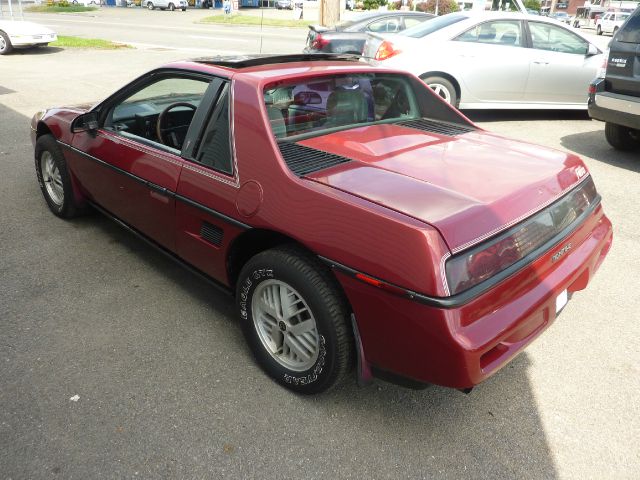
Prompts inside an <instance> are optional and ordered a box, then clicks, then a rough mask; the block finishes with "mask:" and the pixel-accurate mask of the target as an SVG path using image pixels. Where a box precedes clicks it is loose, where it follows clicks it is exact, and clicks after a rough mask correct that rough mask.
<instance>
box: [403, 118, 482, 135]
mask: <svg viewBox="0 0 640 480" xmlns="http://www.w3.org/2000/svg"><path fill="white" fill-rule="evenodd" d="M398 125H402V126H404V127H409V128H415V129H417V130H424V131H425V132H433V133H438V134H440V135H452V136H453V135H461V134H463V133H469V132H473V131H474V130H475V128H474V127H469V126H467V125H457V124H455V123H445V122H439V121H437V120H429V119H427V118H417V119H415V120H405V121H404V122H398Z"/></svg>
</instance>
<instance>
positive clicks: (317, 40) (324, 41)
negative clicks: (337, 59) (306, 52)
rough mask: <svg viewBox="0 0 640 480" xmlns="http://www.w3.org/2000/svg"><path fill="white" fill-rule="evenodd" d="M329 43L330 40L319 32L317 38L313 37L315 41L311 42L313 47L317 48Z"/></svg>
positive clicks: (319, 48)
mask: <svg viewBox="0 0 640 480" xmlns="http://www.w3.org/2000/svg"><path fill="white" fill-rule="evenodd" d="M328 44H329V40H327V39H326V38H324V37H323V36H322V35H320V34H318V35H316V38H314V39H313V42H311V48H313V49H315V50H322V49H323V48H324V47H326V46H327V45H328Z"/></svg>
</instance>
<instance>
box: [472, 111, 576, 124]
mask: <svg viewBox="0 0 640 480" xmlns="http://www.w3.org/2000/svg"><path fill="white" fill-rule="evenodd" d="M462 113H463V114H464V115H466V116H467V117H468V118H469V119H470V120H471V121H473V122H511V121H531V120H589V114H588V113H587V112H586V110H463V111H462Z"/></svg>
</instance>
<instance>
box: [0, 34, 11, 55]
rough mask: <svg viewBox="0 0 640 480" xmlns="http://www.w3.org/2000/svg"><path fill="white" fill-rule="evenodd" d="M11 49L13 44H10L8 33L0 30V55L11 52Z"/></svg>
mask: <svg viewBox="0 0 640 480" xmlns="http://www.w3.org/2000/svg"><path fill="white" fill-rule="evenodd" d="M12 50H13V45H12V44H11V40H10V39H9V35H7V34H6V33H4V32H3V31H2V30H0V55H6V54H7V53H11V51H12Z"/></svg>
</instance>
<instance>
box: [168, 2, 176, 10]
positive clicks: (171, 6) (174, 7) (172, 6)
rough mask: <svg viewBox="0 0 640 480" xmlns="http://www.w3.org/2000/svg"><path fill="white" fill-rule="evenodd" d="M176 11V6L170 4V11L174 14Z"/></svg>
mask: <svg viewBox="0 0 640 480" xmlns="http://www.w3.org/2000/svg"><path fill="white" fill-rule="evenodd" d="M175 9H176V6H175V5H174V4H173V3H170V4H169V10H171V11H172V12H173V11H174V10H175Z"/></svg>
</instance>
